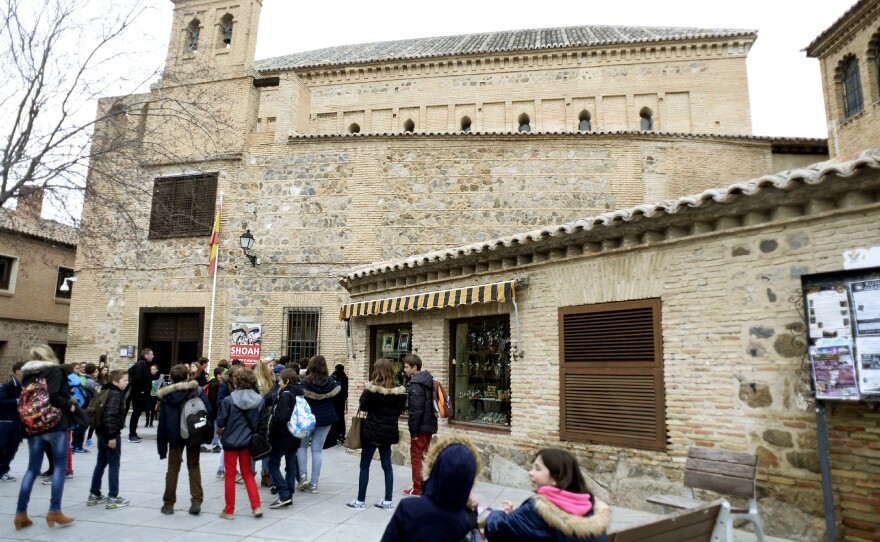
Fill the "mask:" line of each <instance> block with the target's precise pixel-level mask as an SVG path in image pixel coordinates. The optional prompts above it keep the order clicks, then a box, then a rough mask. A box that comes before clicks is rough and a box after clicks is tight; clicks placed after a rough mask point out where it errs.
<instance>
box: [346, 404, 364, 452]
mask: <svg viewBox="0 0 880 542" xmlns="http://www.w3.org/2000/svg"><path fill="white" fill-rule="evenodd" d="M363 425H364V418H363V417H361V411H360V409H358V411H357V414H355V415H354V416H352V417H351V427H350V428H349V429H348V434H347V435H345V443H344V444H343V446H345V447H346V448H348V449H349V450H359V449H361V447H362V446H363V442H362V441H361V427H362V426H363Z"/></svg>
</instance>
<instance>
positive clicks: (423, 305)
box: [339, 280, 516, 320]
mask: <svg viewBox="0 0 880 542" xmlns="http://www.w3.org/2000/svg"><path fill="white" fill-rule="evenodd" d="M515 301H516V280H508V281H504V282H495V283H492V284H481V285H479V286H468V287H466V288H455V289H452V290H438V291H436V292H427V293H423V294H413V295H404V296H400V297H388V298H385V299H376V300H373V301H359V302H357V303H346V304H345V305H343V306H342V309H341V310H340V311H339V319H340V320H348V319H350V318H352V317H353V316H372V315H376V314H389V313H392V312H403V311H420V310H427V309H442V308H446V307H458V306H461V305H475V304H477V303H506V302H515Z"/></svg>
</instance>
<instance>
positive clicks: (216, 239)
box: [208, 203, 223, 277]
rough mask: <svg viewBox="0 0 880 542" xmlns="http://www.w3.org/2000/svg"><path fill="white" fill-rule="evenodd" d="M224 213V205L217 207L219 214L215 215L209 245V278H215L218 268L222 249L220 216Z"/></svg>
mask: <svg viewBox="0 0 880 542" xmlns="http://www.w3.org/2000/svg"><path fill="white" fill-rule="evenodd" d="M222 212H223V203H220V205H218V206H217V212H216V213H214V229H212V230H211V241H210V242H209V243H208V245H209V246H210V247H211V261H210V262H208V276H209V277H212V276H214V269H215V268H216V267H217V250H218V249H219V248H220V214H221V213H222Z"/></svg>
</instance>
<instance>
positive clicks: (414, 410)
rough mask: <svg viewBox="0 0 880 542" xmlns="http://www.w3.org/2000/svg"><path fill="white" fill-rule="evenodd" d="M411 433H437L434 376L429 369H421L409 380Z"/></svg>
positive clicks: (412, 435)
mask: <svg viewBox="0 0 880 542" xmlns="http://www.w3.org/2000/svg"><path fill="white" fill-rule="evenodd" d="M407 408H408V409H409V419H408V420H407V424H408V425H409V434H410V436H411V437H415V436H416V434H417V433H422V434H424V435H434V434H436V433H437V416H435V415H434V377H433V376H431V373H429V372H428V371H419V372H418V373H416V374H415V375H413V377H412V378H411V379H410V381H409V395H408V404H407Z"/></svg>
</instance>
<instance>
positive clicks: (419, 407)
mask: <svg viewBox="0 0 880 542" xmlns="http://www.w3.org/2000/svg"><path fill="white" fill-rule="evenodd" d="M403 370H404V372H405V373H406V376H408V377H410V380H409V391H408V392H407V408H408V409H409V418H408V420H407V424H408V425H409V436H410V438H411V439H412V441H411V443H410V447H409V459H410V463H412V482H413V485H412V487H411V488H409V489H404V490H403V494H404V495H408V496H413V497H417V496H420V495H421V494H422V461H424V459H425V455H426V454H427V453H428V447H429V446H430V445H431V437H432V435H435V434H437V417H436V416H435V415H434V377H433V376H431V373H429V372H428V371H423V370H422V358H420V357H419V356H417V355H415V354H410V355H409V356H406V357H405V358H403Z"/></svg>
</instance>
